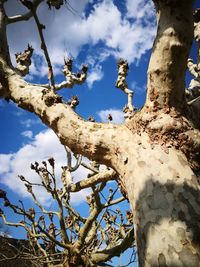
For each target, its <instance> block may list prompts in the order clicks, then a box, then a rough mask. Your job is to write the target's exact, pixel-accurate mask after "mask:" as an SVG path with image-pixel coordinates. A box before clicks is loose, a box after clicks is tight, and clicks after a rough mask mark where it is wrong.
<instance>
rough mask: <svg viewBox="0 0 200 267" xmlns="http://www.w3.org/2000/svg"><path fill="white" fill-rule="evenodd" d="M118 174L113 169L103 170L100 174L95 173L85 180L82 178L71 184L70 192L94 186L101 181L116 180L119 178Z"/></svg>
mask: <svg viewBox="0 0 200 267" xmlns="http://www.w3.org/2000/svg"><path fill="white" fill-rule="evenodd" d="M117 177H118V176H117V174H116V172H115V171H113V170H106V171H102V172H100V173H98V174H95V175H93V176H91V177H90V178H86V179H84V180H81V181H79V182H77V183H75V184H71V185H70V189H69V190H70V192H78V191H80V190H82V189H84V188H89V187H91V186H94V185H96V184H98V183H101V182H107V181H110V180H116V179H117Z"/></svg>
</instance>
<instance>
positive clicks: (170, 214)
mask: <svg viewBox="0 0 200 267" xmlns="http://www.w3.org/2000/svg"><path fill="white" fill-rule="evenodd" d="M4 2H5V1H1V4H0V9H1V16H0V37H1V44H0V56H1V61H0V62H1V63H0V82H1V87H0V88H1V89H0V95H1V97H4V98H5V99H7V100H12V101H14V102H15V103H17V104H18V106H20V107H21V108H23V109H25V110H27V111H30V112H34V113H35V114H36V115H37V116H38V117H39V118H40V119H41V120H42V122H43V123H45V124H46V125H47V126H48V127H50V128H51V129H52V130H53V131H54V132H55V133H56V134H57V136H58V137H59V139H60V142H61V143H62V144H63V145H66V146H68V147H70V149H71V150H72V151H73V152H74V153H76V154H82V155H84V156H86V157H88V158H89V159H91V160H94V161H97V162H98V163H102V164H105V165H107V166H109V167H112V168H113V169H114V170H116V172H117V173H118V175H119V176H120V179H121V180H122V183H123V184H124V185H125V187H126V190H127V193H128V199H129V201H130V204H131V208H132V212H133V216H134V219H133V221H134V227H135V235H136V242H137V247H138V259H139V266H144V267H147V266H170V267H172V266H177V267H178V266H194V267H197V266H199V262H200V248H199V246H200V239H199V236H200V224H199V215H200V196H199V171H200V167H199V166H200V156H199V151H200V133H199V129H200V120H199V119H200V116H199V114H200V113H199V105H197V104H198V103H199V93H198V92H197V93H196V92H195V93H193V90H192V91H191V92H190V91H189V95H190V97H191V98H192V99H191V98H190V100H189V102H188V101H187V98H186V96H187V95H188V92H187V93H185V83H184V79H185V72H186V68H187V59H188V55H189V51H190V48H191V43H192V40H193V29H194V20H193V10H192V7H193V4H194V1H192V0H191V1H189V0H176V1H175V0H168V1H163V0H154V1H153V2H154V5H155V8H156V14H157V23H158V27H157V36H156V39H155V41H154V45H153V48H152V54H151V58H150V62H149V68H148V74H147V78H148V81H147V97H146V102H145V104H144V106H143V108H142V109H141V110H139V111H137V112H133V111H132V116H128V118H127V120H126V122H125V123H124V124H123V125H114V124H112V123H109V124H100V123H96V122H92V121H85V120H83V119H82V118H80V116H78V115H77V114H76V113H75V112H74V111H73V109H72V108H71V107H70V106H69V105H67V104H66V103H64V102H63V101H62V99H61V97H60V96H59V95H58V93H57V90H56V89H60V88H61V87H62V86H61V85H58V86H57V85H56V83H54V80H53V71H52V68H51V65H50V63H49V62H48V60H49V59H48V56H47V55H46V58H47V62H48V66H49V79H50V84H51V86H44V85H34V84H31V83H27V82H25V81H24V79H23V78H22V76H21V75H20V74H19V71H20V68H18V70H16V69H14V68H13V66H12V64H11V61H10V56H9V50H8V45H7V37H6V27H7V25H8V24H9V23H15V22H17V21H21V20H24V19H28V18H29V17H31V16H34V18H35V20H36V22H38V21H37V15H36V7H37V6H38V4H39V3H40V2H41V1H39V0H38V1H37V0H36V1H34V2H30V1H22V2H23V3H24V4H25V5H26V6H27V8H28V9H29V11H28V13H27V14H25V15H21V16H15V17H10V18H8V17H7V16H6V14H5V11H4V9H3V4H4ZM48 2H49V3H50V5H51V4H52V3H54V2H55V1H48ZM61 2H62V1H60V3H61ZM198 23H199V15H197V16H196V17H195V25H196V29H197V31H198V36H197V37H196V40H197V41H198V42H199V24H198ZM37 24H38V29H39V33H40V36H41V42H42V45H43V46H42V47H43V49H44V52H45V53H46V51H47V49H46V46H45V45H44V43H43V41H42V35H41V33H42V28H43V27H42V25H41V24H39V23H37ZM29 50H30V49H29ZM26 62H27V61H26ZM22 63H23V62H22ZM22 65H26V66H27V65H28V64H27V63H26V64H25V63H23V64H22ZM189 66H191V65H189ZM193 67H194V68H193V69H194V70H195V72H193V73H195V75H197V77H196V78H195V79H196V81H199V61H198V63H197V65H196V66H194V65H193ZM190 69H191V68H190ZM70 72H71V71H70V69H69V68H68V70H67V72H66V76H67V82H65V85H64V86H65V87H70V86H73V84H74V83H81V82H82V80H84V79H85V76H86V68H85V67H83V70H82V74H81V75H71V74H70ZM123 75H126V71H125V72H124V74H122V75H121V74H120V75H119V77H120V76H121V77H122V78H123V79H122V84H121V85H120V88H121V89H122V90H124V91H127V90H125V88H126V89H127V86H126V82H125V77H123ZM68 76H71V77H69V78H68ZM197 87H198V86H197ZM198 88H199V87H198ZM194 90H195V91H196V89H194ZM197 91H198V90H197ZM129 97H130V92H129Z"/></svg>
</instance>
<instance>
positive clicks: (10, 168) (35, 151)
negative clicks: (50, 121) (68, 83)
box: [0, 130, 89, 205]
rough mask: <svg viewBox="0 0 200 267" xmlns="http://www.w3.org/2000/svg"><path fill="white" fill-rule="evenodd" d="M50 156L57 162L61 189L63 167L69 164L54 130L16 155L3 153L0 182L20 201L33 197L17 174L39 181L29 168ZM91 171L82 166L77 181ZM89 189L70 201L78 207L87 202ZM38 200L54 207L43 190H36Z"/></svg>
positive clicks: (0, 162)
mask: <svg viewBox="0 0 200 267" xmlns="http://www.w3.org/2000/svg"><path fill="white" fill-rule="evenodd" d="M49 157H54V158H55V160H56V174H57V181H58V187H61V186H62V185H61V181H60V175H61V168H60V167H61V166H64V165H66V152H65V150H64V147H63V146H62V145H61V144H60V142H59V140H58V138H57V136H56V135H55V134H54V132H53V131H52V130H46V131H43V132H40V133H39V134H37V135H36V136H35V137H34V139H33V141H32V142H31V143H29V144H26V145H24V146H23V147H21V148H20V149H19V150H18V151H17V152H16V153H13V154H0V181H1V183H3V184H5V185H7V186H8V187H9V188H10V189H11V190H13V191H14V192H15V193H16V194H19V196H20V198H22V197H28V196H29V197H30V195H29V193H27V191H26V189H25V187H24V185H23V183H22V182H21V181H20V180H19V178H18V177H17V176H18V175H23V176H25V177H26V178H27V179H28V180H29V181H31V182H35V183H37V182H40V178H39V176H38V175H37V174H36V173H35V172H34V171H33V170H31V169H30V164H31V163H33V162H35V161H37V162H39V163H40V162H41V161H43V160H47V159H48V158H49ZM87 173H88V171H87V170H86V169H84V168H83V167H80V168H79V169H78V170H77V171H76V172H74V173H73V176H74V181H75V182H76V181H78V180H80V179H83V178H85V177H86V176H87ZM88 193H89V190H84V191H82V192H80V193H74V194H73V195H72V198H71V201H72V203H73V204H79V203H80V202H81V201H83V200H85V196H86V195H87V194H88ZM35 194H36V196H37V197H38V199H39V200H40V201H41V202H42V203H43V204H45V205H50V204H51V197H50V196H49V194H47V193H46V192H45V191H44V190H42V189H41V187H39V188H38V187H37V190H36V191H35Z"/></svg>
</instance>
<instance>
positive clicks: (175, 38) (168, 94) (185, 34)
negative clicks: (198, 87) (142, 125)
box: [146, 0, 194, 109]
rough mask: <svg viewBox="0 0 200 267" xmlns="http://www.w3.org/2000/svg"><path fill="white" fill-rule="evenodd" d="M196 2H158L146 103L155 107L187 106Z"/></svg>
mask: <svg viewBox="0 0 200 267" xmlns="http://www.w3.org/2000/svg"><path fill="white" fill-rule="evenodd" d="M193 2H194V1H191V0H190V1H188V0H182V1H173V0H170V1H162V0H155V1H154V3H155V6H156V11H157V20H158V29H157V36H156V39H155V41H154V45H153V48H152V55H151V59H150V63H149V68H148V83H147V87H148V93H147V102H146V105H148V106H149V107H150V108H151V109H157V108H158V107H159V108H163V107H169V106H175V107H176V108H180V109H181V108H183V107H184V94H185V85H184V79H185V71H186V62H187V59H188V54H189V49H190V46H191V43H192V38H193V17H192V4H193Z"/></svg>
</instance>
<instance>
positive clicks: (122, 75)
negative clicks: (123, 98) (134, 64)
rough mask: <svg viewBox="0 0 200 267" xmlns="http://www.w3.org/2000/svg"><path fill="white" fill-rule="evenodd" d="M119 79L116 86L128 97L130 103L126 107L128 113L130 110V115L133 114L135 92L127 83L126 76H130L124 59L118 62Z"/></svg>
mask: <svg viewBox="0 0 200 267" xmlns="http://www.w3.org/2000/svg"><path fill="white" fill-rule="evenodd" d="M117 66H118V77H117V81H116V84H115V86H116V87H117V88H119V89H121V90H122V91H123V92H124V93H126V94H127V96H128V103H127V106H126V113H127V109H128V113H133V111H134V106H133V104H132V101H133V91H132V90H130V89H128V84H127V81H126V76H127V75H128V69H129V66H128V62H127V60H124V59H119V61H118V64H117Z"/></svg>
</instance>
